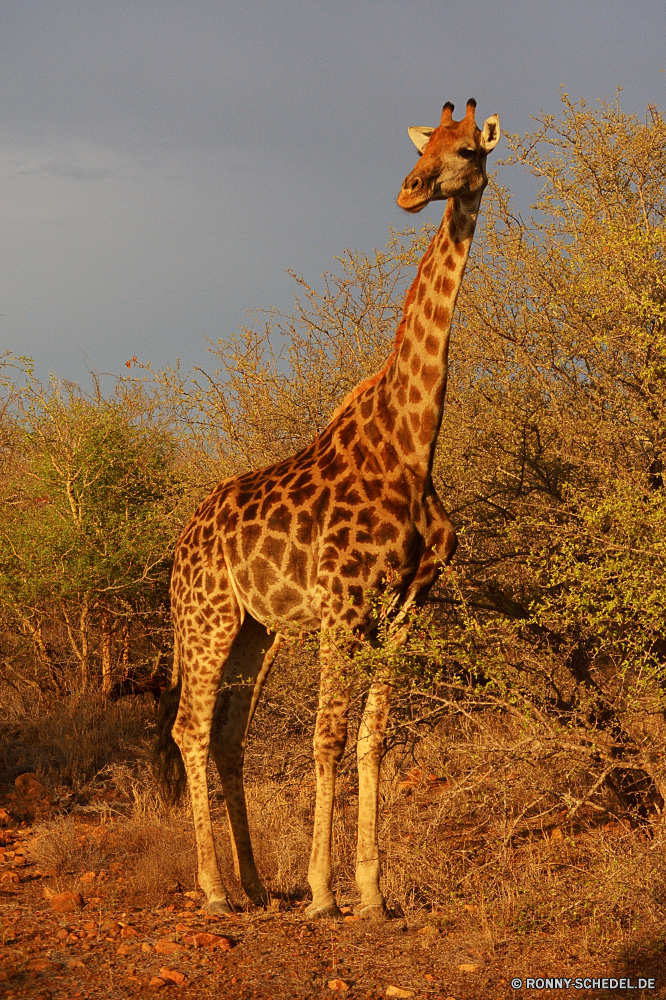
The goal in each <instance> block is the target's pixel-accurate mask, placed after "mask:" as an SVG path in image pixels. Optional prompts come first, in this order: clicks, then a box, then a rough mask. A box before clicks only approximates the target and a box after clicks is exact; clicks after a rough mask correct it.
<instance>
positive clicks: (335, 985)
mask: <svg viewBox="0 0 666 1000" xmlns="http://www.w3.org/2000/svg"><path fill="white" fill-rule="evenodd" d="M328 988H329V990H341V991H342V992H344V991H345V990H348V989H349V983H346V982H345V981H344V979H329V981H328Z"/></svg>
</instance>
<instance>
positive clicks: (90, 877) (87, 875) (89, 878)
mask: <svg viewBox="0 0 666 1000" xmlns="http://www.w3.org/2000/svg"><path fill="white" fill-rule="evenodd" d="M96 878H97V873H96V872H84V873H83V875H79V882H88V883H90V882H94V881H95V879H96Z"/></svg>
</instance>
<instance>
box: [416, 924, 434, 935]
mask: <svg viewBox="0 0 666 1000" xmlns="http://www.w3.org/2000/svg"><path fill="white" fill-rule="evenodd" d="M416 933H417V934H424V935H427V934H436V933H437V928H436V927H433V925H432V924H425V926H423V927H419V929H418V930H417V932H416Z"/></svg>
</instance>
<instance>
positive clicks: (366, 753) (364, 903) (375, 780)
mask: <svg viewBox="0 0 666 1000" xmlns="http://www.w3.org/2000/svg"><path fill="white" fill-rule="evenodd" d="M390 693H391V692H390V688H389V686H388V684H381V683H378V682H375V683H373V684H372V686H371V688H370V691H369V692H368V698H367V701H366V704H365V709H364V711H363V717H362V719H361V725H360V726H359V731H358V742H357V744H356V755H357V763H358V846H357V851H356V884H357V886H358V888H359V890H360V893H361V902H360V903H359V905H358V906H357V907H355V909H354V912H355V913H356V914H357V915H359V916H362V917H383V916H384V915H385V913H386V901H385V899H384V896H383V895H382V892H381V890H380V888H379V876H380V864H379V840H378V836H377V819H378V813H379V772H380V767H381V759H382V751H383V747H384V736H385V734H386V725H387V722H388V712H389V703H390Z"/></svg>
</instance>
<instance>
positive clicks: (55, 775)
mask: <svg viewBox="0 0 666 1000" xmlns="http://www.w3.org/2000/svg"><path fill="white" fill-rule="evenodd" d="M153 713H154V707H153V702H152V698H150V697H148V698H126V699H123V700H121V701H118V702H115V703H109V702H108V701H107V700H106V699H104V698H102V696H101V695H95V694H88V695H79V696H72V697H68V698H62V699H60V700H56V701H54V702H52V703H50V704H49V703H43V702H42V703H39V702H36V703H35V704H34V705H33V706H31V708H30V711H28V712H26V713H13V714H12V715H11V716H9V717H7V718H5V719H4V720H2V721H1V722H0V760H3V761H4V777H5V780H10V781H11V780H13V779H14V777H16V775H18V774H21V773H23V772H24V771H35V772H37V773H39V775H40V777H41V778H42V780H44V781H45V782H46V783H47V784H48V785H50V786H51V787H52V788H54V787H56V786H59V785H66V786H68V787H70V788H73V789H74V790H75V791H78V790H80V789H81V788H83V787H84V786H85V785H86V784H87V783H88V782H90V781H91V780H92V779H93V778H94V777H95V776H96V775H97V774H98V773H99V772H100V771H101V770H102V769H103V768H104V767H105V766H107V765H108V764H112V763H113V764H117V763H122V762H123V761H127V760H134V759H135V757H136V753H137V747H138V746H140V745H141V744H142V743H145V739H146V727H147V725H149V724H150V722H151V720H152V717H153Z"/></svg>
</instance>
